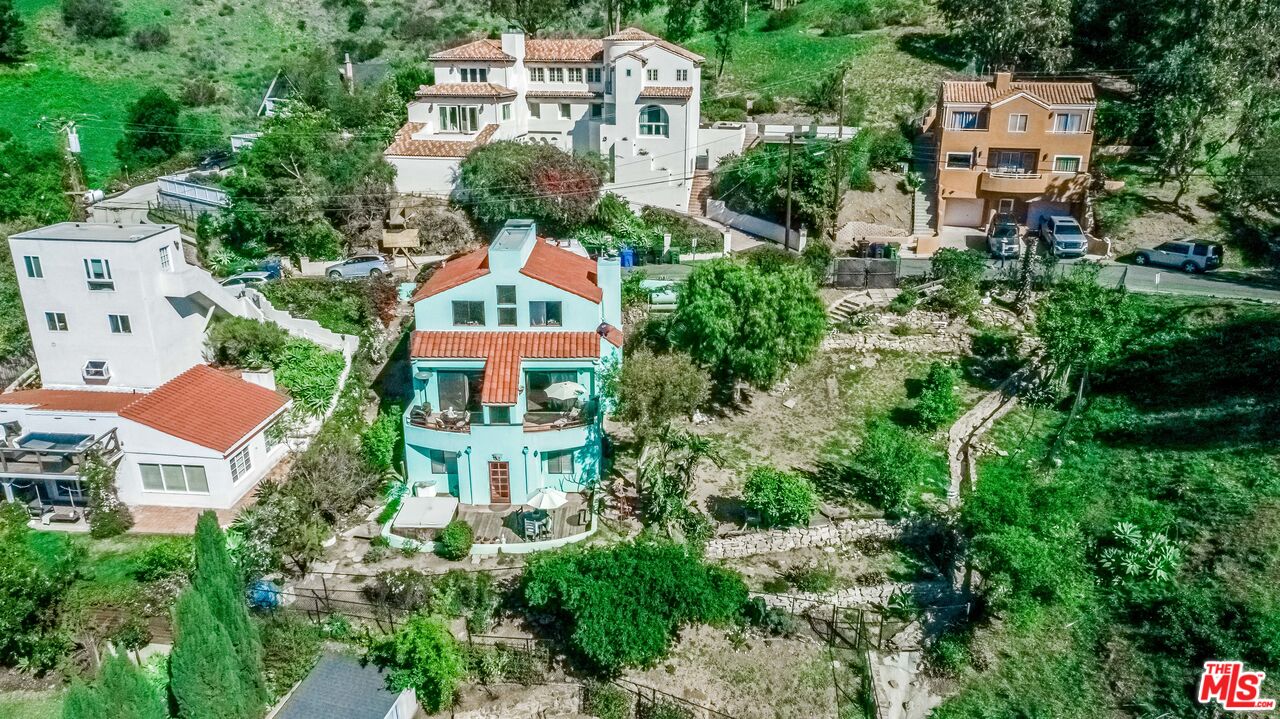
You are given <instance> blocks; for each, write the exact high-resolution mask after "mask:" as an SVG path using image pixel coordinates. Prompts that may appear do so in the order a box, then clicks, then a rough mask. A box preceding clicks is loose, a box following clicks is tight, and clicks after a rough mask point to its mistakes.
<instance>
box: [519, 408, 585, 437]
mask: <svg viewBox="0 0 1280 719" xmlns="http://www.w3.org/2000/svg"><path fill="white" fill-rule="evenodd" d="M595 418H596V405H595V402H587V403H585V404H581V405H578V406H575V407H571V408H569V409H565V410H550V409H547V410H531V411H528V412H525V413H524V429H525V431H526V432H541V431H543V430H552V429H566V428H568V427H582V426H584V425H588V424H591V423H592V422H594V421H595Z"/></svg>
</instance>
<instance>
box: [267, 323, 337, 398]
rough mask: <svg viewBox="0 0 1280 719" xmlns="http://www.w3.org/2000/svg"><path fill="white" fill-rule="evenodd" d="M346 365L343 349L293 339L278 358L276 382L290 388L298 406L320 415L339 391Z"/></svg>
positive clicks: (287, 343) (290, 392)
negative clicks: (339, 383) (333, 348)
mask: <svg viewBox="0 0 1280 719" xmlns="http://www.w3.org/2000/svg"><path fill="white" fill-rule="evenodd" d="M345 364H346V363H345V362H344V360H343V359H342V354H341V353H340V352H337V351H334V350H327V349H325V348H323V347H321V346H320V345H318V344H315V343H314V342H309V341H307V340H302V339H291V340H289V341H288V342H286V343H285V344H284V347H282V348H281V349H280V352H279V354H278V355H277V357H276V361H275V373H276V381H277V382H278V383H280V386H281V387H283V388H285V389H286V390H288V392H289V396H290V397H292V398H293V402H294V406H295V407H297V408H299V409H300V410H301V411H302V412H303V413H305V414H307V415H310V416H313V417H318V416H320V415H321V414H323V413H324V411H325V410H326V409H327V408H328V407H329V403H330V402H331V401H332V399H333V396H334V394H336V393H337V391H338V379H339V377H340V376H341V374H342V369H343V367H344V366H345Z"/></svg>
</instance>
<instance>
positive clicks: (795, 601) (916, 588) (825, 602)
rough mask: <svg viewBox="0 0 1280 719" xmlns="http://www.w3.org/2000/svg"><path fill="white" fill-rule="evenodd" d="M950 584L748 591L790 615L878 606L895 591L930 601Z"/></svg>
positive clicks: (943, 593) (916, 583)
mask: <svg viewBox="0 0 1280 719" xmlns="http://www.w3.org/2000/svg"><path fill="white" fill-rule="evenodd" d="M950 588H951V585H950V584H948V583H947V582H945V581H934V582H888V583H885V584H876V585H873V586H870V587H851V588H849V589H839V590H836V591H834V592H824V593H821V594H819V593H815V592H799V593H797V594H767V593H765V592H751V593H750V595H751V596H752V597H759V598H761V599H763V600H764V603H765V604H766V605H767V606H770V607H776V608H778V609H782V610H784V611H787V612H790V613H791V614H804V613H806V612H809V611H812V610H814V609H829V608H831V607H832V606H835V607H838V608H840V609H853V608H855V607H866V606H878V607H883V606H885V605H887V604H888V603H889V599H890V598H892V597H893V595H894V594H899V593H904V594H910V595H912V596H913V597H915V598H916V599H918V600H919V601H921V602H930V601H933V600H935V599H938V598H939V597H942V596H944V595H945V594H946V593H947V592H948V591H950Z"/></svg>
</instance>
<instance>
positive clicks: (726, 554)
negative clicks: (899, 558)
mask: <svg viewBox="0 0 1280 719" xmlns="http://www.w3.org/2000/svg"><path fill="white" fill-rule="evenodd" d="M904 529H905V524H903V523H901V522H896V521H889V520H887V519H844V520H841V521H839V522H835V523H834V524H828V525H826V526H825V527H813V528H809V529H802V528H799V527H793V528H791V529H771V530H768V531H764V532H752V533H749V534H742V535H739V536H736V537H724V538H721V539H713V540H711V541H710V542H708V543H707V550H706V556H707V559H734V558H737V557H751V556H754V555H757V554H770V553H773V552H787V551H791V550H793V549H801V548H803V547H835V546H839V545H842V544H849V543H850V542H854V541H857V540H859V539H868V538H872V539H897V538H899V537H901V536H902V534H903V531H904Z"/></svg>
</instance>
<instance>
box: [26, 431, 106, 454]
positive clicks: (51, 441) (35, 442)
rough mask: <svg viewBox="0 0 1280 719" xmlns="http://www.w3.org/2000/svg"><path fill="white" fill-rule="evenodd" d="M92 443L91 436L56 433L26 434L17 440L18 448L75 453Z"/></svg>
mask: <svg viewBox="0 0 1280 719" xmlns="http://www.w3.org/2000/svg"><path fill="white" fill-rule="evenodd" d="M92 443H93V435H91V434H62V433H58V432H28V433H27V434H24V435H22V436H21V437H20V438H18V446H19V447H21V448H23V449H34V450H50V449H52V450H68V451H76V450H81V449H85V448H87V447H88V446H89V445H90V444H92Z"/></svg>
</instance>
